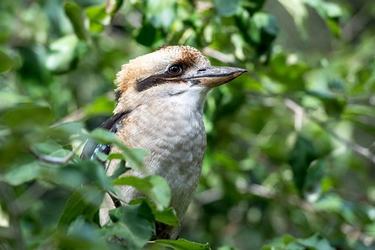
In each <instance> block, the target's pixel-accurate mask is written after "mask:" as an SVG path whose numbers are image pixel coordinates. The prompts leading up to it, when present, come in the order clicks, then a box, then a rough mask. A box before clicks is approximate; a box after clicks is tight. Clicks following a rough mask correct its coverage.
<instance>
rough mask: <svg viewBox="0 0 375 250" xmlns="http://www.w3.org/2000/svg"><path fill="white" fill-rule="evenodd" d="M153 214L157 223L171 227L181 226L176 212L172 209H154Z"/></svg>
mask: <svg viewBox="0 0 375 250" xmlns="http://www.w3.org/2000/svg"><path fill="white" fill-rule="evenodd" d="M152 213H153V214H154V216H155V220H156V221H159V222H161V223H164V224H167V225H170V226H179V221H178V218H177V214H176V211H175V210H174V209H173V208H171V207H168V208H164V209H163V210H158V209H153V210H152Z"/></svg>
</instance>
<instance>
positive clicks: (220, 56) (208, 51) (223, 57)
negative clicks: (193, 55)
mask: <svg viewBox="0 0 375 250" xmlns="http://www.w3.org/2000/svg"><path fill="white" fill-rule="evenodd" d="M203 54H205V55H207V56H209V57H212V58H215V59H216V60H218V61H220V62H222V63H227V64H230V63H234V62H235V61H236V59H235V58H234V56H233V55H231V54H224V53H223V52H220V51H217V50H215V49H212V48H210V47H206V48H204V49H203Z"/></svg>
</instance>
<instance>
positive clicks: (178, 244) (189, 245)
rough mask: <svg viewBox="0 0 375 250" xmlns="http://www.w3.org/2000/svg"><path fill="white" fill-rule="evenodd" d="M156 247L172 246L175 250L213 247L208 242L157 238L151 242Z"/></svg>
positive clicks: (201, 249)
mask: <svg viewBox="0 0 375 250" xmlns="http://www.w3.org/2000/svg"><path fill="white" fill-rule="evenodd" d="M149 244H150V245H151V246H155V247H160V248H162V247H170V248H172V249H175V250H210V249H211V247H210V245H209V244H208V243H205V244H202V243H197V242H192V241H188V240H185V239H178V240H155V241H153V242H151V243H149Z"/></svg>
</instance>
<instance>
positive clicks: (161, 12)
mask: <svg viewBox="0 0 375 250" xmlns="http://www.w3.org/2000/svg"><path fill="white" fill-rule="evenodd" d="M176 5H177V3H176V1H175V0H147V1H146V11H145V15H146V17H147V22H148V23H150V24H152V25H153V26H154V27H155V28H164V29H166V30H168V29H169V28H170V26H171V25H172V23H173V21H174V20H175V19H176Z"/></svg>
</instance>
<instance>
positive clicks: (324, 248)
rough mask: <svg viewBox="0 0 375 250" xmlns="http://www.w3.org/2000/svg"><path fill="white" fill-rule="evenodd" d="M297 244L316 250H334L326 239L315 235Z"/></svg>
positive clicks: (300, 240)
mask: <svg viewBox="0 0 375 250" xmlns="http://www.w3.org/2000/svg"><path fill="white" fill-rule="evenodd" d="M297 243H298V244H300V245H303V246H304V247H307V248H309V249H314V250H334V248H333V247H332V246H331V245H330V244H329V242H328V241H327V240H326V239H324V238H322V237H319V236H318V235H313V236H311V237H309V238H307V239H299V240H298V241H297Z"/></svg>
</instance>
